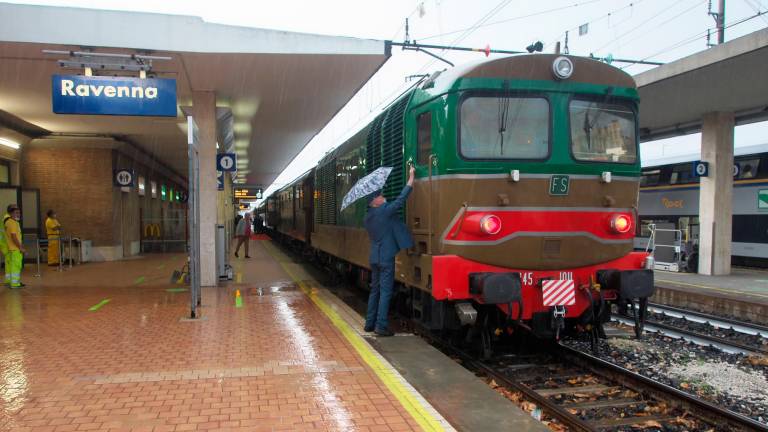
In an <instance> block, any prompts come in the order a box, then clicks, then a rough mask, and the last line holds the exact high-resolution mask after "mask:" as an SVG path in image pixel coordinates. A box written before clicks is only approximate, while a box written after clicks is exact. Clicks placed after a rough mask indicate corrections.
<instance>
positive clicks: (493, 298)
mask: <svg viewBox="0 0 768 432" xmlns="http://www.w3.org/2000/svg"><path fill="white" fill-rule="evenodd" d="M637 107H638V93H637V89H636V86H635V82H634V80H633V79H632V77H631V76H629V75H627V74H626V73H625V72H623V71H621V70H619V69H617V68H614V67H611V66H609V65H607V64H604V63H601V62H598V61H595V60H591V59H587V58H581V57H574V56H561V55H547V54H540V55H523V56H514V57H507V58H500V59H495V60H487V61H483V62H478V63H474V64H470V65H466V66H463V67H455V68H452V69H449V70H447V71H443V72H440V73H435V74H433V75H432V76H430V77H428V78H426V79H424V80H423V81H421V82H420V83H418V85H416V86H415V87H414V88H412V89H411V90H409V91H407V92H406V93H404V94H403V95H402V96H401V97H400V98H399V99H397V100H396V101H395V102H394V103H392V104H391V105H390V106H389V107H388V108H387V109H386V110H384V111H383V112H382V113H381V114H380V115H379V116H377V117H376V119H375V120H374V121H373V122H372V123H370V124H369V125H367V126H366V127H365V128H363V129H362V130H361V131H359V132H358V133H357V134H356V135H354V136H353V137H352V138H350V139H349V140H347V141H346V142H344V143H343V144H341V145H340V146H339V147H337V148H336V149H335V150H333V151H332V152H330V153H329V154H327V155H326V156H325V157H324V158H323V159H322V160H321V161H320V162H319V163H318V165H317V166H316V167H315V168H314V169H313V170H311V171H309V172H308V173H306V174H305V175H303V176H302V177H301V178H299V179H298V180H297V181H296V182H294V183H293V184H291V185H289V186H287V187H285V188H283V189H282V190H280V191H278V192H277V193H276V194H275V195H273V196H272V197H270V198H269V199H270V200H273V201H272V202H271V203H270V202H269V201H268V204H267V207H270V206H271V207H270V208H273V209H274V212H273V216H274V217H273V218H272V220H273V223H271V225H273V226H275V227H276V229H277V231H278V232H280V233H281V236H283V237H285V238H289V239H293V241H294V242H298V243H299V244H302V245H305V246H308V247H310V248H311V250H312V251H313V253H315V254H316V255H317V256H318V257H320V258H321V259H322V260H324V261H325V262H327V263H330V264H334V265H336V266H337V267H340V268H347V269H356V270H357V274H358V275H359V276H360V279H361V280H363V281H364V280H365V279H366V278H367V272H366V269H367V267H368V262H367V257H368V248H369V241H368V237H367V234H366V231H365V229H364V228H363V218H364V215H365V212H366V203H365V200H360V201H359V202H357V203H355V204H354V205H352V206H351V207H349V208H347V209H345V210H344V211H343V212H340V211H339V207H340V205H341V201H342V198H343V197H344V195H345V194H346V193H347V191H348V190H349V189H350V188H351V187H352V185H354V184H355V182H356V181H357V180H358V179H360V178H361V177H363V176H365V175H366V174H368V173H370V172H372V171H373V170H375V169H376V168H377V167H380V166H391V167H394V169H393V171H392V174H391V175H390V178H389V180H388V182H387V185H386V186H385V190H384V193H385V196H386V197H387V198H388V199H392V198H394V197H395V196H397V194H398V193H399V192H400V190H401V188H402V187H403V185H404V177H405V176H404V173H405V172H407V171H406V170H407V166H408V165H409V164H414V165H415V166H416V170H417V179H416V182H415V184H414V191H413V193H412V194H411V196H410V198H409V199H408V203H407V206H406V208H405V209H404V211H403V212H402V214H401V217H402V218H403V221H404V222H405V223H406V225H407V226H408V227H409V228H410V229H411V231H412V233H413V236H414V240H415V247H414V248H413V249H411V250H406V251H402V252H401V253H400V254H399V255H398V257H397V260H396V266H397V269H396V277H397V281H398V282H399V284H398V285H399V289H400V291H401V293H404V294H405V296H404V297H405V298H406V302H405V304H407V306H408V308H409V309H411V310H412V313H413V315H414V317H415V318H416V319H418V320H420V321H421V322H422V323H423V324H424V325H426V326H428V327H430V328H445V327H455V326H460V325H461V324H471V323H474V322H476V321H478V314H479V316H480V317H481V318H480V319H482V320H483V324H484V325H485V326H486V327H488V326H491V327H492V328H491V329H490V330H491V331H492V332H493V331H495V332H496V333H497V334H498V333H499V332H500V331H505V330H507V329H508V327H509V323H510V322H514V323H516V324H517V325H522V326H525V327H528V328H530V329H531V330H532V331H533V332H534V333H536V334H537V335H539V336H542V337H547V338H552V337H558V334H559V331H560V329H562V328H564V327H568V328H581V329H598V330H599V329H600V323H601V322H604V321H605V320H607V319H608V318H609V316H610V304H611V303H615V302H621V303H622V304H623V305H627V304H630V305H632V307H633V309H634V306H635V304H638V311H639V312H638V313H636V314H635V315H636V316H638V320H639V321H640V322H638V325H637V327H638V329H639V328H640V326H641V324H642V323H641V320H642V316H643V315H644V312H643V311H644V309H645V305H646V303H647V298H648V297H649V296H651V295H652V293H653V291H654V284H653V273H652V271H651V270H649V269H650V268H652V264H653V263H652V258H650V257H649V256H648V254H647V253H640V252H633V237H634V228H635V224H636V221H637V202H638V188H639V176H640V159H639V151H638V138H637V136H638V126H637ZM505 323H506V324H505Z"/></svg>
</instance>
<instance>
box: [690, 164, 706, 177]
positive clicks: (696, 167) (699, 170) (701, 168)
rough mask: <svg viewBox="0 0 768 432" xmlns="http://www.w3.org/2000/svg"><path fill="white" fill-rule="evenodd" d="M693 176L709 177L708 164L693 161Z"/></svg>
mask: <svg viewBox="0 0 768 432" xmlns="http://www.w3.org/2000/svg"><path fill="white" fill-rule="evenodd" d="M693 174H694V175H695V176H697V177H707V176H708V175H709V162H704V161H695V162H694V163H693Z"/></svg>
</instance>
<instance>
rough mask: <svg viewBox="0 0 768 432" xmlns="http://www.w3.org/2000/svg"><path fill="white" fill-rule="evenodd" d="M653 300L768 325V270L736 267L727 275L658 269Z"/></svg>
mask: <svg viewBox="0 0 768 432" xmlns="http://www.w3.org/2000/svg"><path fill="white" fill-rule="evenodd" d="M654 278H655V284H656V294H655V295H654V298H653V299H652V301H655V302H658V303H662V304H667V305H671V306H677V307H682V308H692V309H695V310H699V311H701V312H706V313H710V314H714V315H725V316H730V317H733V318H736V319H740V320H748V321H753V322H756V323H758V324H763V325H768V271H765V270H757V269H744V268H733V270H732V274H730V275H727V276H706V275H699V274H695V273H676V272H667V271H659V270H657V271H655V272H654Z"/></svg>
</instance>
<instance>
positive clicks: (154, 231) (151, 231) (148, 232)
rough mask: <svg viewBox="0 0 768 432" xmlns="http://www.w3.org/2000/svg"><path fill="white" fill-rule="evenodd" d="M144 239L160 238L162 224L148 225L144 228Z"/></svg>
mask: <svg viewBox="0 0 768 432" xmlns="http://www.w3.org/2000/svg"><path fill="white" fill-rule="evenodd" d="M144 237H145V238H149V237H155V238H160V224H147V225H145V226H144Z"/></svg>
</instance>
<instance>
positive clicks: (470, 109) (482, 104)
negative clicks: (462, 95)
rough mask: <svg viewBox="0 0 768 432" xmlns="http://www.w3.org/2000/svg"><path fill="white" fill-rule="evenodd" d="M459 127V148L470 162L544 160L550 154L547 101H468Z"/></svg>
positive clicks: (464, 105) (482, 98)
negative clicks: (471, 160) (483, 160)
mask: <svg viewBox="0 0 768 432" xmlns="http://www.w3.org/2000/svg"><path fill="white" fill-rule="evenodd" d="M459 127H460V131H461V133H460V137H459V148H460V151H461V155H462V156H464V157H465V158H468V159H544V158H546V157H547V155H548V153H549V103H548V102H547V100H546V99H544V98H533V97H528V98H524V97H507V96H502V97H499V96H493V97H489V96H476V97H470V98H467V99H465V100H464V101H463V102H462V103H461V108H460V123H459Z"/></svg>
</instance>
